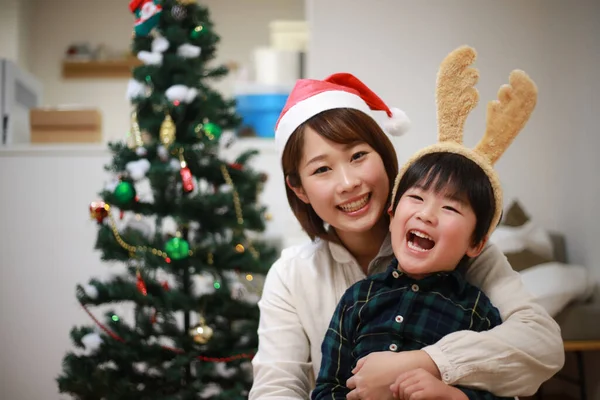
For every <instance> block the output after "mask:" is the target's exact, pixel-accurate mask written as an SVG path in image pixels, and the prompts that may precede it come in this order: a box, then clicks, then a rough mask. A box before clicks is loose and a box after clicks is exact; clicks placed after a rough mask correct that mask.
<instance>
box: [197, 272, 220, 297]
mask: <svg viewBox="0 0 600 400" xmlns="http://www.w3.org/2000/svg"><path fill="white" fill-rule="evenodd" d="M192 282H193V288H194V289H193V293H194V295H195V296H196V297H200V296H204V295H209V294H213V293H214V292H215V290H216V289H215V277H214V276H213V275H212V274H209V273H208V272H202V273H201V274H198V275H193V276H192Z"/></svg>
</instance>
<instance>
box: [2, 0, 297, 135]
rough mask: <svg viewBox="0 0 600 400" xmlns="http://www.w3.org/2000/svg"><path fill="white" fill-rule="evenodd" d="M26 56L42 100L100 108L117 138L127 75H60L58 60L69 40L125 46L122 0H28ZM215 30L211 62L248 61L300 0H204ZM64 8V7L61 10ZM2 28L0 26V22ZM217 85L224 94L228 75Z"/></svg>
mask: <svg viewBox="0 0 600 400" xmlns="http://www.w3.org/2000/svg"><path fill="white" fill-rule="evenodd" d="M31 1H33V4H32V7H31V8H32V13H31V24H30V41H29V43H30V46H29V58H30V65H31V69H32V72H33V73H34V74H35V75H37V76H38V77H39V78H40V79H41V80H42V82H43V83H44V103H45V104H46V105H57V104H66V103H68V104H72V103H78V104H82V105H86V106H93V107H98V108H99V109H100V110H101V112H102V114H103V118H104V120H103V135H104V139H105V141H108V140H114V139H119V138H122V137H123V135H124V134H125V133H126V131H127V130H128V129H129V115H130V114H129V113H130V105H129V102H128V101H127V100H126V99H125V89H126V87H127V79H83V80H81V79H77V80H73V79H67V80H65V79H62V77H61V60H62V59H63V55H64V52H65V50H66V49H67V47H68V46H69V45H70V44H72V43H73V42H89V43H90V44H91V45H93V46H96V45H98V44H100V43H103V44H105V45H106V46H107V47H108V48H111V49H113V50H121V51H127V50H128V49H129V46H130V40H131V32H132V29H133V21H134V16H133V15H132V14H131V13H130V12H129V9H128V6H127V5H128V2H126V1H125V2H124V1H122V0H105V1H101V2H98V1H80V0H53V1H47V0H31ZM201 3H202V4H204V5H206V6H208V7H209V9H210V12H211V18H212V19H213V21H214V23H215V31H216V33H217V34H219V35H220V36H221V39H222V41H221V44H220V45H219V47H218V50H217V59H216V60H215V62H217V63H221V62H228V61H236V62H238V63H247V62H250V56H251V51H252V49H253V48H255V47H257V46H261V45H268V43H269V31H268V23H269V21H271V20H273V19H304V2H303V0H253V1H238V0H208V1H202V2H201ZM65 10H69V12H68V13H67V12H65ZM0 29H1V28H0ZM226 79H228V80H225V81H223V82H222V83H219V84H218V85H217V87H218V88H220V89H222V90H224V91H225V92H226V93H225V94H228V93H229V92H230V90H231V79H230V78H226Z"/></svg>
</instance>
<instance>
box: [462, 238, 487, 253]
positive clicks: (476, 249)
mask: <svg viewBox="0 0 600 400" xmlns="http://www.w3.org/2000/svg"><path fill="white" fill-rule="evenodd" d="M487 241H488V237H487V236H486V237H484V238H483V239H481V241H480V242H479V243H475V244H473V245H471V246H470V247H469V248H468V249H467V254H466V255H467V256H468V257H469V258H475V257H477V256H478V255H480V254H481V252H482V251H483V248H484V247H485V244H486V243H487Z"/></svg>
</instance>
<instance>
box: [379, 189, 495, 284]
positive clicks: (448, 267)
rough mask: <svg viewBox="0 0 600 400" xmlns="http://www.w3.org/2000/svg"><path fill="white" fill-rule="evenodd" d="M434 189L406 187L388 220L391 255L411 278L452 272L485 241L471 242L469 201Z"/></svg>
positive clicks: (472, 219) (472, 226)
mask: <svg viewBox="0 0 600 400" xmlns="http://www.w3.org/2000/svg"><path fill="white" fill-rule="evenodd" d="M434 188H435V183H434V184H432V185H430V187H429V189H428V190H425V189H423V188H421V187H419V186H414V187H412V188H410V189H408V190H407V191H406V192H405V193H404V194H403V195H402V197H401V198H400V201H399V203H398V206H397V207H396V212H395V213H394V215H393V216H392V218H391V220H390V232H391V235H392V248H393V249H394V255H395V256H396V258H397V259H398V264H399V265H400V268H401V269H402V270H403V271H404V272H406V273H407V274H408V275H410V276H413V277H415V278H420V277H422V276H424V275H426V274H430V273H433V272H441V271H452V270H454V269H455V268H456V266H457V265H458V263H459V262H460V260H461V259H462V258H463V256H465V255H467V256H469V257H476V256H477V255H479V253H481V250H482V249H483V246H484V244H485V240H483V241H482V242H481V243H476V244H473V240H472V238H473V232H474V230H475V224H476V222H477V218H476V216H475V213H474V212H473V209H472V208H471V206H470V204H469V202H468V201H467V200H466V199H457V198H454V197H452V196H450V195H449V194H450V192H448V191H446V190H441V191H440V192H438V193H436V192H435V190H434Z"/></svg>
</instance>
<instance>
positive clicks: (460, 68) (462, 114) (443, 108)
mask: <svg viewBox="0 0 600 400" xmlns="http://www.w3.org/2000/svg"><path fill="white" fill-rule="evenodd" d="M475 58H476V53H475V50H474V49H473V48H471V47H468V46H462V47H459V48H458V49H456V50H454V51H453V52H451V53H450V54H449V55H448V56H447V57H446V58H445V59H444V61H443V62H442V64H441V65H440V69H439V72H438V77H437V90H436V101H437V119H438V143H436V144H434V145H431V146H429V147H426V148H424V149H422V150H421V151H419V152H417V153H416V154H415V155H414V156H413V157H411V159H410V160H409V161H408V162H407V163H406V164H405V165H404V167H403V168H402V169H401V170H400V173H399V174H398V176H397V177H396V181H395V183H394V189H393V191H392V199H394V198H395V197H396V191H397V190H398V184H399V183H400V179H401V178H402V175H404V172H406V170H407V169H408V167H409V166H410V165H412V164H413V163H414V162H415V161H416V160H418V159H419V158H421V157H423V156H424V155H426V154H431V153H455V154H460V155H462V156H464V157H466V158H468V159H470V160H472V161H473V162H475V163H476V164H477V165H479V167H481V169H482V170H483V171H484V172H485V174H486V175H487V176H488V178H489V179H490V183H491V185H492V190H493V191H494V199H495V201H496V213H495V214H494V218H493V220H492V224H491V225H490V230H489V232H488V233H491V232H492V231H493V229H495V227H496V226H497V225H498V222H500V216H501V215H502V197H503V195H502V186H501V185H500V179H499V178H498V175H497V174H496V171H494V164H495V163H496V161H498V159H499V158H500V156H502V154H503V153H504V151H505V150H506V149H507V148H508V146H510V144H511V143H512V141H513V140H514V138H515V137H516V136H517V135H518V134H519V132H520V131H521V129H523V127H524V126H525V124H526V123H527V120H528V119H529V116H530V115H531V113H532V112H533V109H534V108H535V104H536V101H537V88H536V86H535V83H534V82H533V81H532V80H531V79H530V78H529V76H527V74H526V73H525V72H523V71H520V70H514V71H512V72H511V74H510V77H509V84H508V85H503V86H502V87H500V90H499V91H498V100H494V101H491V102H489V103H488V108H487V119H486V125H487V126H486V130H485V134H484V135H483V138H482V139H481V141H480V142H479V143H478V144H477V146H475V148H473V149H470V148H467V147H465V146H464V145H463V128H464V125H465V121H466V119H467V116H468V115H469V113H470V112H471V110H472V109H473V108H475V106H476V105H477V102H478V100H479V93H478V92H477V89H475V87H474V86H475V84H476V83H477V80H478V79H479V73H478V71H477V70H476V69H475V68H472V67H470V65H471V64H472V63H473V61H475Z"/></svg>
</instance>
